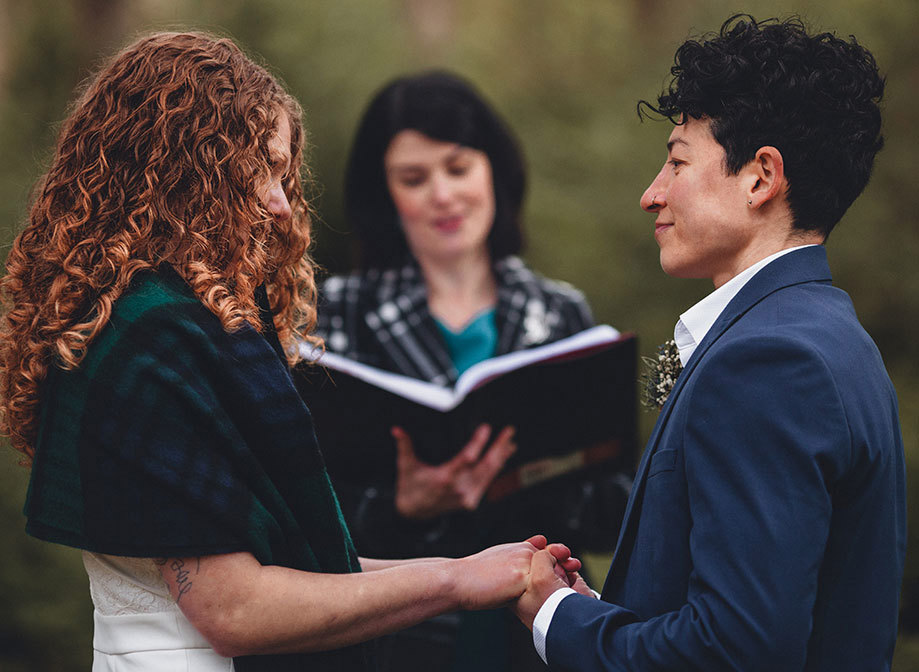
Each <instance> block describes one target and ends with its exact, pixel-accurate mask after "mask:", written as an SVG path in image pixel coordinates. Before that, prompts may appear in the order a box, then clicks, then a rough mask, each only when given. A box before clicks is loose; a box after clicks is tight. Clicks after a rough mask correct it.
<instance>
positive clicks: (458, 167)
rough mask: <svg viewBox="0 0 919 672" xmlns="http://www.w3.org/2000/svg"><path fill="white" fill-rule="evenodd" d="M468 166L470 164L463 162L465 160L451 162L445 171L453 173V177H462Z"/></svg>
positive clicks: (467, 170)
mask: <svg viewBox="0 0 919 672" xmlns="http://www.w3.org/2000/svg"><path fill="white" fill-rule="evenodd" d="M470 167H471V166H470V164H469V163H465V162H463V163H452V164H450V165H449V166H447V173H449V174H450V175H453V176H454V177H462V176H463V175H465V174H466V173H468V172H469V169H470Z"/></svg>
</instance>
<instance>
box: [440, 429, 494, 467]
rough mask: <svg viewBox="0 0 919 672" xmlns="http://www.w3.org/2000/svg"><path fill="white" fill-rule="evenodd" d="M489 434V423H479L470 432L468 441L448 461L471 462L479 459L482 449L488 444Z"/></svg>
mask: <svg viewBox="0 0 919 672" xmlns="http://www.w3.org/2000/svg"><path fill="white" fill-rule="evenodd" d="M489 436H491V426H490V425H479V426H478V427H476V429H475V431H474V432H473V433H472V438H471V439H469V443H467V444H466V445H465V446H463V449H462V450H461V451H460V452H459V453H457V454H456V457H454V458H453V459H452V460H450V462H462V463H466V464H471V463H473V462H475V461H476V460H478V459H479V455H481V454H482V449H483V448H484V447H485V446H486V445H487V444H488V437H489Z"/></svg>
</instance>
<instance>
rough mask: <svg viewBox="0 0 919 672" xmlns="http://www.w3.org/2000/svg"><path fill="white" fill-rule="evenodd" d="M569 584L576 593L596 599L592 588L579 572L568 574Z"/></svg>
mask: <svg viewBox="0 0 919 672" xmlns="http://www.w3.org/2000/svg"><path fill="white" fill-rule="evenodd" d="M568 584H569V585H570V586H571V588H572V589H574V590H575V592H578V593H580V594H581V595H586V596H587V597H593V598H594V599H596V597H597V596H596V595H594V592H593V591H592V590H591V589H590V586H588V585H587V582H586V581H584V579H583V578H582V577H581V575H580V574H578V573H577V572H575V573H573V574H568Z"/></svg>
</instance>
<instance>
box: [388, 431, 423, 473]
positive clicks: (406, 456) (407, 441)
mask: <svg viewBox="0 0 919 672" xmlns="http://www.w3.org/2000/svg"><path fill="white" fill-rule="evenodd" d="M389 433H390V435H392V438H393V439H395V441H396V464H397V465H411V464H414V463H416V462H417V461H418V458H417V457H416V456H415V448H414V446H413V445H412V438H411V437H410V436H409V435H408V432H406V431H405V430H404V429H402V428H401V427H393V428H392V429H390V430H389Z"/></svg>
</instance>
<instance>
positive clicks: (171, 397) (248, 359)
mask: <svg viewBox="0 0 919 672" xmlns="http://www.w3.org/2000/svg"><path fill="white" fill-rule="evenodd" d="M265 302H266V301H265V297H264V295H263V296H262V297H261V301H260V303H261V304H262V305H263V314H264V303H265ZM266 323H267V324H269V325H270V324H271V321H270V319H269V320H267V322H266ZM41 394H42V415H41V424H40V430H39V436H38V441H37V447H36V457H35V461H34V464H33V467H32V477H31V482H30V484H29V493H28V496H27V499H26V505H25V514H26V516H28V523H27V526H26V530H27V532H28V533H29V534H31V535H34V536H36V537H39V538H41V539H45V540H47V541H52V542H57V543H61V544H66V545H68V546H75V547H77V548H82V549H86V550H89V551H94V552H98V553H107V554H111V555H123V556H134V557H176V556H199V555H213V554H219V553H229V552H234V551H249V552H251V553H252V554H253V555H254V556H255V557H256V558H257V559H258V560H259V561H260V562H261V563H262V564H265V565H282V566H285V567H292V568H295V569H300V570H305V571H311V572H331V573H345V572H357V571H360V566H359V564H358V560H357V554H356V553H355V551H354V547H353V545H352V543H351V537H350V535H349V533H348V530H347V527H346V526H345V524H344V521H343V519H342V515H341V510H340V509H339V506H338V501H337V499H336V497H335V493H334V492H333V490H332V486H331V483H330V481H329V478H328V475H327V474H326V470H325V465H324V463H323V459H322V456H321V454H320V452H319V446H318V444H317V441H316V435H315V433H314V431H313V426H312V420H311V418H310V414H309V411H308V410H307V408H306V406H304V405H303V402H302V401H301V400H300V397H299V396H298V394H297V392H296V390H295V388H294V386H293V383H292V382H291V378H290V374H289V371H288V368H287V365H286V362H284V361H283V359H282V357H281V349H280V344H279V343H278V341H277V335H276V334H275V333H274V331H273V330H272V329H266V334H265V335H264V336H263V335H261V334H259V333H258V332H256V331H255V330H254V329H252V328H251V327H249V326H248V325H246V326H245V327H243V328H242V329H241V330H239V331H237V332H235V333H232V334H228V333H226V332H225V331H224V330H223V328H222V326H221V324H220V322H219V320H218V319H217V318H216V317H215V316H214V315H213V314H212V313H210V312H209V311H208V310H207V309H206V308H205V307H204V306H203V305H202V304H201V303H200V302H199V301H198V300H197V298H196V297H195V296H194V294H193V293H192V292H191V290H190V288H189V287H188V286H187V285H186V284H185V283H184V281H183V280H182V279H181V278H180V277H179V276H178V275H177V274H176V273H175V272H174V271H172V270H171V269H164V270H161V271H160V272H158V273H153V272H148V273H142V274H139V275H138V276H137V278H136V279H135V280H134V282H133V283H132V285H131V287H130V288H129V290H128V291H127V292H126V293H125V294H124V295H123V296H122V297H121V298H120V299H119V300H118V301H117V302H116V303H115V306H114V309H113V312H112V317H111V320H110V322H109V324H108V325H107V326H106V327H105V329H104V330H103V331H102V332H101V333H100V334H99V337H98V338H97V340H96V341H94V342H93V344H92V345H91V347H90V349H89V351H88V353H87V355H86V358H85V359H84V361H83V363H82V364H81V365H80V367H79V368H78V369H76V370H75V371H69V372H67V371H63V370H59V369H55V370H54V371H53V372H52V373H51V374H50V375H49V377H48V380H47V382H46V384H45V385H44V387H43V388H42V391H41ZM366 648H367V647H351V648H349V649H343V650H339V651H332V652H328V653H323V654H309V655H306V654H304V655H293V656H253V657H245V658H237V659H236V660H235V661H234V663H235V666H236V669H237V670H239V671H241V672H245V671H248V670H274V671H278V670H311V671H313V670H325V669H330V670H331V669H334V670H335V671H336V672H343V671H344V670H352V669H366V668H367V667H368V663H369V657H368V656H367V655H366Z"/></svg>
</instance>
